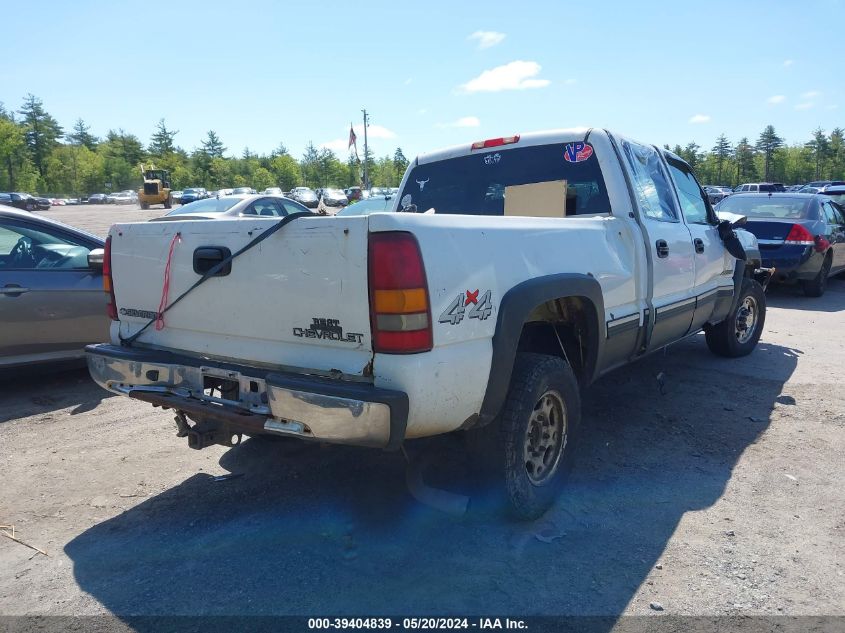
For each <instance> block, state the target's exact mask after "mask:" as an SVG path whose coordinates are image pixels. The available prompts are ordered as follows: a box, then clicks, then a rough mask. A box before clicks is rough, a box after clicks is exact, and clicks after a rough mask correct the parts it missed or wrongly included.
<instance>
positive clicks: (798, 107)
mask: <svg viewBox="0 0 845 633" xmlns="http://www.w3.org/2000/svg"><path fill="white" fill-rule="evenodd" d="M815 105H816V104H815V103H813V102H812V101H804V102H803V103H799V104H798V105H796V106H795V109H796V110H809V109H810V108H812V107H814V106H815Z"/></svg>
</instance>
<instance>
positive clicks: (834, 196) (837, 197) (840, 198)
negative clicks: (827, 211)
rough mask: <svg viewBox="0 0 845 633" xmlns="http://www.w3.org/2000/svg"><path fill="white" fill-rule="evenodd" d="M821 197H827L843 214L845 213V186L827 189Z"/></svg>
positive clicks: (831, 186)
mask: <svg viewBox="0 0 845 633" xmlns="http://www.w3.org/2000/svg"><path fill="white" fill-rule="evenodd" d="M819 195H822V196H825V197H826V198H827V199H828V200H830V201H831V202H833V203H834V204H835V205H837V206H838V207H839V210H840V211H841V212H842V213H845V184H842V185H830V186H828V187H825V188H824V191H823V192H822V193H821V194H819Z"/></svg>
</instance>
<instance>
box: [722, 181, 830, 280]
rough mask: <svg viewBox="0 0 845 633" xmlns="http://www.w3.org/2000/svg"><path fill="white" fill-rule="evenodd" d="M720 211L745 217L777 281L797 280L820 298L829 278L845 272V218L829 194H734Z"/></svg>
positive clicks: (723, 204) (764, 259) (766, 264)
mask: <svg viewBox="0 0 845 633" xmlns="http://www.w3.org/2000/svg"><path fill="white" fill-rule="evenodd" d="M716 210H717V212H718V213H720V214H721V213H724V212H728V213H732V214H735V215H737V216H745V217H747V218H748V220H747V222H746V223H745V224H744V225H743V227H742V228H744V229H745V230H747V231H749V232H751V233H753V234H754V235H756V236H757V242H758V243H759V244H760V257H761V260H762V266H763V267H764V268H774V269H776V270H775V275H774V277H773V281H775V282H780V283H798V284H800V285H801V287H802V289H803V290H804V294H806V295H807V296H808V297H820V296H822V295H823V294H824V292H825V290H826V289H827V279H828V277H830V276H831V275H836V274H838V273H840V272H842V271H843V270H845V218H843V216H842V210H841V208H840V207H839V206H838V205H836V204H835V203H834V202H833V201H832V200H831V199H830V198H829V197H827V196H823V195H814V194H808V193H775V194H772V195H769V194H767V193H757V194H741V193H740V194H734V195H732V196H730V197H729V198H725V200H723V201H722V202H721V203H719V205H718V206H717V207H716Z"/></svg>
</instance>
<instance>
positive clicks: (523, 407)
mask: <svg viewBox="0 0 845 633" xmlns="http://www.w3.org/2000/svg"><path fill="white" fill-rule="evenodd" d="M580 420H581V397H580V394H579V391H578V381H577V380H576V378H575V374H574V373H573V372H572V369H571V368H570V366H569V365H568V364H567V363H566V362H564V361H563V360H562V359H560V358H558V357H557V356H547V355H545V354H527V353H522V354H518V355H517V358H516V362H515V364H514V370H513V374H512V376H511V383H510V387H509V389H508V395H507V398H506V400H505V404H504V406H503V408H502V412H501V413H500V414H499V416H498V418H497V419H496V420H494V421H493V422H491V423H490V424H489V425H488V426H486V427H484V428H482V429H478V430H476V431H471V433H474V434H483V438H481V439H482V441H478V442H476V443H475V447H474V448H475V450H483V451H484V454H483V455H477V456H476V457H477V458H479V457H480V458H481V461H482V462H483V463H485V464H486V466H487V470H488V474H489V475H490V476H491V477H492V481H491V483H492V484H493V486H494V488H496V489H498V490H500V491H501V492H502V493H503V494H504V497H505V499H504V501H505V505H506V508H507V510H508V511H509V513H510V514H512V515H514V516H515V517H517V518H519V519H523V520H531V519H536V518H537V517H539V516H541V515H542V514H543V513H544V512H545V511H546V510H548V509H549V507H551V505H552V504H553V503H554V501H555V499H556V497H557V494H558V492H559V490H560V487H561V485H562V484H563V481H564V479H565V478H566V473H567V472H568V470H569V468H570V466H571V464H572V456H573V453H574V451H575V437H576V432H577V430H578V426H579V424H580Z"/></svg>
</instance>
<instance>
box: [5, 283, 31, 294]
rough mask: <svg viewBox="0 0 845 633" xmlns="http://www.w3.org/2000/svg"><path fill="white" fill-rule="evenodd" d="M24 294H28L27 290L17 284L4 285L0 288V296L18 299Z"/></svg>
mask: <svg viewBox="0 0 845 633" xmlns="http://www.w3.org/2000/svg"><path fill="white" fill-rule="evenodd" d="M25 292H29V288H24V287H23V286H19V285H18V284H6V285H5V286H3V287H2V288H0V295H8V296H10V297H19V296H21V295H22V294H23V293H25Z"/></svg>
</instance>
